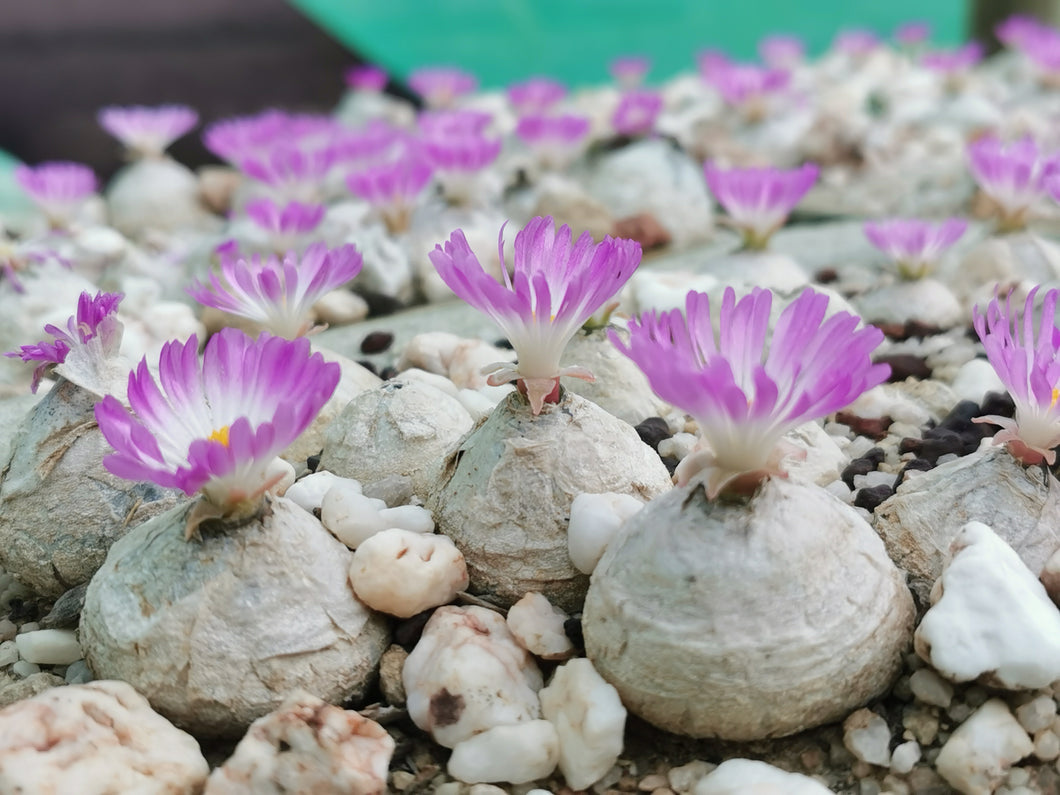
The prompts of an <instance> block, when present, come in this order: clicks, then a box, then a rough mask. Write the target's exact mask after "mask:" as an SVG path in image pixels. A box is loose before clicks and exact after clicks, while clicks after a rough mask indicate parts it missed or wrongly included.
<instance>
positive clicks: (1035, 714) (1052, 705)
mask: <svg viewBox="0 0 1060 795" xmlns="http://www.w3.org/2000/svg"><path fill="white" fill-rule="evenodd" d="M1016 720H1018V721H1019V722H1020V726H1022V727H1023V728H1024V729H1026V730H1027V733H1028V734H1037V733H1038V732H1040V731H1042V730H1043V729H1048V728H1049V727H1050V726H1052V725H1053V723H1054V722H1055V721H1056V702H1055V701H1054V700H1053V699H1052V698H1051V697H1050V696H1046V695H1041V696H1037V697H1036V698H1032V699H1031V700H1030V701H1028V702H1027V703H1026V704H1023V705H1021V706H1019V707H1017V708H1016Z"/></svg>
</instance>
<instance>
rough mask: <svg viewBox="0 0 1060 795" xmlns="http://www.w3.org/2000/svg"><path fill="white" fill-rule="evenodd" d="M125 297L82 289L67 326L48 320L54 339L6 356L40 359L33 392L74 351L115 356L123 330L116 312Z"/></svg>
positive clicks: (96, 359) (87, 355) (94, 358)
mask: <svg viewBox="0 0 1060 795" xmlns="http://www.w3.org/2000/svg"><path fill="white" fill-rule="evenodd" d="M123 297H124V296H123V295H122V294H121V293H96V295H95V297H93V296H91V295H90V294H89V293H88V292H83V293H81V297H80V298H79V299H78V300H77V312H76V313H75V314H74V315H73V316H71V317H70V319H69V320H67V321H66V329H61V328H59V327H58V326H53V325H52V324H51V323H49V324H48V325H46V326H45V327H44V331H45V333H47V334H51V335H52V340H51V341H48V340H41V341H40V342H38V343H37V344H36V345H23V346H22V347H21V348H19V349H18V350H17V351H11V352H10V353H5V354H4V356H7V357H10V358H12V359H21V360H22V361H24V362H39V364H38V365H37V368H36V369H35V370H34V371H33V383H32V384H31V386H30V388H31V389H32V390H33V391H34V392H36V391H37V388H38V387H39V386H40V382H41V379H42V378H43V377H44V375H45V373H47V371H48V370H49V369H50V368H51V367H53V366H54V365H57V364H62V363H63V362H65V361H66V358H67V356H69V355H70V353H71V351H78V352H79V353H80V354H82V355H84V356H85V358H86V359H89V360H91V361H93V362H99V361H100V360H102V359H105V358H107V357H111V356H114V355H115V354H117V352H118V348H119V346H120V345H121V331H122V327H121V323H120V322H119V321H118V318H117V317H116V316H115V313H116V312H117V311H118V304H119V303H121V299H122V298H123Z"/></svg>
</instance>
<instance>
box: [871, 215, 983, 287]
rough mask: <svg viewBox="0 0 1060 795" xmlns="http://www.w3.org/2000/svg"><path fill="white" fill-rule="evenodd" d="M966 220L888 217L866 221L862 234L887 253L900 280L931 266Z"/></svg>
mask: <svg viewBox="0 0 1060 795" xmlns="http://www.w3.org/2000/svg"><path fill="white" fill-rule="evenodd" d="M967 228H968V222H967V221H964V220H962V219H960V218H948V219H946V220H945V221H942V222H940V223H933V222H931V221H925V220H923V219H920V218H889V219H887V220H884V221H866V222H865V225H864V227H863V229H864V231H865V237H867V238H868V239H869V242H870V243H872V245H874V246H875V247H876V248H878V249H879V250H880V251H882V252H883V253H884V254H886V255H888V256H889V257H890V258H891V260H892V261H893V262H894V264H895V266H896V267H897V269H898V274H899V275H900V276H901V277H902V278H903V279H920V278H923V277H924V276H926V275H927V274H928V273H930V272H931V270H932V269H933V268H934V267H935V264H936V263H937V262H938V261H939V259H940V258H941V257H942V255H943V254H944V253H945V252H946V251H947V250H948V249H949V248H950V246H952V245H953V244H954V243H956V242H957V241H958V240H960V238H961V235H963V234H964V232H965V230H966V229H967Z"/></svg>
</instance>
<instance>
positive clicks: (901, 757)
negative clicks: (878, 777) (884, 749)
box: [891, 740, 920, 776]
mask: <svg viewBox="0 0 1060 795" xmlns="http://www.w3.org/2000/svg"><path fill="white" fill-rule="evenodd" d="M919 761H920V743H918V742H917V741H916V740H910V741H909V742H905V743H901V744H899V745H898V746H896V747H895V749H894V750H893V751H892V752H891V772H892V773H897V774H898V775H899V776H904V775H905V774H906V773H908V772H909V771H911V770H912V769H913V768H914V767H915V766H916V763H917V762H919Z"/></svg>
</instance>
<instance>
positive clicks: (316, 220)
mask: <svg viewBox="0 0 1060 795" xmlns="http://www.w3.org/2000/svg"><path fill="white" fill-rule="evenodd" d="M245 209H246V213H247V216H248V217H249V218H250V220H251V221H253V222H254V224H255V225H256V226H258V227H260V228H261V229H264V230H265V231H266V232H268V234H269V244H270V245H271V246H272V249H273V251H275V252H276V253H278V254H280V253H283V252H286V251H292V250H294V249H296V248H299V247H300V246H301V243H302V242H303V241H304V240H305V238H306V236H307V235H308V234H309V233H310V232H312V231H313V230H314V229H316V228H317V227H318V226H320V223H321V221H323V220H324V215H325V213H326V212H327V207H326V206H324V205H323V204H303V203H302V202H296V201H291V202H287V203H286V204H282V205H281V204H277V203H276V202H274V201H273V200H272V199H266V198H262V199H254V200H252V201H249V202H247V206H246V208H245Z"/></svg>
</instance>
